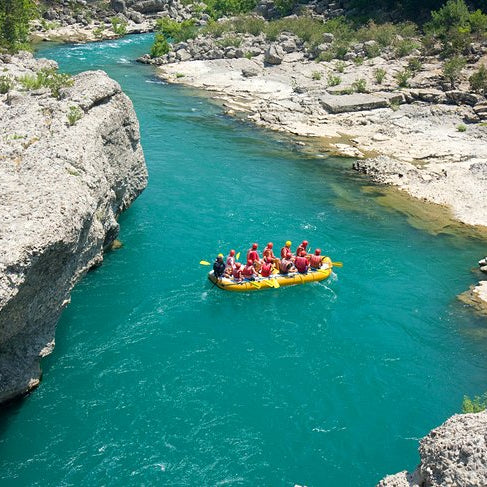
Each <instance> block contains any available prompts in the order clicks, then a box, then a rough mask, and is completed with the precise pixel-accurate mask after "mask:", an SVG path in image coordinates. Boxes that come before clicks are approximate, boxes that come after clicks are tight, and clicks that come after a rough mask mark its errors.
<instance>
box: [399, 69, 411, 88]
mask: <svg viewBox="0 0 487 487" xmlns="http://www.w3.org/2000/svg"><path fill="white" fill-rule="evenodd" d="M410 77H411V71H409V69H407V68H406V69H403V70H402V71H399V72H398V73H397V74H396V80H397V84H398V85H399V87H400V88H407V87H408V86H409V83H408V81H409V78H410Z"/></svg>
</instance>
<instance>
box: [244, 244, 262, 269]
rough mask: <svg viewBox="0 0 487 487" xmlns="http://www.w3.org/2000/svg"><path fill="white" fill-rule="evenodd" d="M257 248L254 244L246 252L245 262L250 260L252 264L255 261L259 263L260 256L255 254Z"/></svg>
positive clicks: (257, 253)
mask: <svg viewBox="0 0 487 487" xmlns="http://www.w3.org/2000/svg"><path fill="white" fill-rule="evenodd" d="M258 247H259V246H258V245H257V244H256V243H254V244H252V248H250V249H249V250H248V252H247V260H250V261H252V264H253V263H254V262H255V261H260V256H259V252H257V248H258Z"/></svg>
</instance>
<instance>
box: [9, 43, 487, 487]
mask: <svg viewBox="0 0 487 487" xmlns="http://www.w3.org/2000/svg"><path fill="white" fill-rule="evenodd" d="M149 43H150V36H139V37H131V38H126V39H123V40H120V41H117V42H106V43H100V44H91V45H87V46H71V47H69V46H64V47H55V48H49V49H47V50H44V51H43V55H46V56H49V57H52V58H55V59H56V60H57V61H58V62H59V63H60V66H61V68H62V69H63V70H66V71H70V72H77V71H80V70H85V69H102V68H103V69H105V70H106V71H108V72H109V74H110V75H111V76H113V77H115V78H116V79H117V80H118V81H119V82H120V83H121V84H122V86H123V88H124V90H125V91H126V92H127V94H128V95H129V96H130V97H131V98H132V100H133V102H134V105H135V108H136V110H137V113H138V116H139V119H140V123H141V132H142V142H143V146H144V150H145V155H146V158H147V164H148V167H149V172H150V182H149V186H148V188H147V190H146V191H145V192H144V193H143V195H142V196H141V197H140V198H139V199H138V200H137V201H136V202H135V204H134V205H133V206H132V207H131V208H130V210H129V211H127V212H126V213H125V214H124V215H123V216H122V217H121V218H120V222H121V227H122V230H121V235H120V238H121V240H122V241H123V242H124V247H123V248H122V249H121V250H119V251H116V252H113V253H110V254H109V255H107V256H106V258H105V263H104V265H103V266H102V267H101V268H99V269H98V270H96V271H94V272H92V273H90V274H89V275H88V276H86V278H85V279H84V280H83V281H82V282H81V283H80V284H79V285H78V286H77V287H76V289H75V290H74V292H73V296H72V303H71V305H70V306H69V307H68V308H67V309H66V311H65V312H64V314H63V316H62V319H61V321H60V323H59V326H58V329H57V335H56V349H55V351H54V353H53V354H52V355H50V356H49V357H48V358H46V359H45V360H43V363H42V364H43V370H44V378H43V382H42V384H41V387H40V388H39V389H38V390H36V391H35V392H34V393H33V394H32V395H30V396H29V397H27V398H26V399H25V400H24V401H22V402H20V403H18V404H16V405H13V406H11V407H10V408H8V409H7V410H6V411H4V412H3V415H2V417H1V419H0V431H1V434H0V483H1V485H22V486H23V485H43V486H45V485H53V486H59V485H117V486H118V485H171V486H186V485H189V486H203V485H208V486H210V485H223V484H228V485H253V486H254V485H259V486H261V485H262V486H264V485H266V486H280V485H290V486H293V485H294V484H301V485H303V484H306V485H308V486H324V485H327V486H338V485H340V486H368V485H374V483H376V482H377V481H378V480H379V479H380V478H381V477H382V476H383V475H385V474H386V473H392V472H396V471H399V470H402V469H404V468H414V466H415V465H416V463H417V462H418V454H417V446H418V443H417V439H418V438H419V437H421V436H423V435H424V434H426V433H427V432H428V431H429V430H430V429H431V428H432V427H434V426H436V425H438V424H440V423H441V422H442V421H444V420H445V419H446V418H447V417H448V416H449V415H451V414H453V413H455V412H457V411H459V410H460V408H461V402H462V396H463V395H464V394H470V395H472V394H479V393H481V392H483V391H485V390H487V374H486V364H487V361H486V357H487V351H486V350H487V348H486V345H487V333H486V328H485V321H481V320H480V319H479V318H477V317H475V315H473V314H472V313H471V311H470V310H469V309H467V308H465V307H464V306H463V305H461V304H460V303H459V302H457V300H456V294H458V293H459V292H461V291H463V290H465V289H466V288H467V287H468V286H469V285H470V284H471V283H473V282H474V280H475V276H474V275H473V274H472V273H471V272H470V267H471V266H472V264H473V263H474V262H475V261H476V260H477V259H478V258H479V257H481V256H482V255H483V254H484V253H485V244H482V243H481V242H479V241H475V240H472V239H465V238H461V237H452V236H437V237H433V236H431V235H429V234H428V233H426V232H424V231H420V230H417V229H415V228H413V227H412V226H410V225H409V224H408V223H407V220H406V218H405V217H404V216H402V215H401V214H399V213H397V212H394V211H391V210H388V209H387V208H384V207H383V206H380V205H379V204H378V203H377V200H376V198H375V197H374V194H368V195H367V194H364V193H363V192H362V191H361V188H363V187H364V186H366V185H367V184H368V181H367V180H365V179H362V178H361V177H360V176H359V175H357V174H355V173H354V172H352V171H351V170H350V166H351V163H350V161H349V160H342V159H333V158H323V157H321V158H320V157H318V156H310V155H304V154H302V153H300V152H298V151H297V150H295V146H294V145H293V144H292V143H291V141H289V140H287V139H285V138H281V137H280V136H276V135H274V134H271V133H269V132H264V131H261V130H257V129H255V128H253V127H251V126H249V125H246V124H243V123H241V122H238V121H236V120H233V119H231V118H227V117H225V116H224V115H223V114H222V112H221V110H220V109H219V108H218V107H217V106H215V105H212V104H210V103H209V102H208V101H207V100H205V99H203V98H201V97H198V96H197V94H195V93H193V92H191V91H189V90H187V89H183V88H180V87H174V86H169V85H165V84H162V83H161V82H159V81H157V79H156V78H154V76H153V72H152V70H151V68H150V67H147V66H142V65H138V64H134V63H130V62H129V60H131V59H133V58H135V57H137V56H138V55H140V54H142V53H143V52H146V51H147V46H148V44H149ZM378 191H379V189H378ZM303 238H306V239H308V240H309V241H310V244H311V246H312V247H313V248H316V247H317V246H321V248H322V249H324V250H325V251H326V253H328V254H330V255H331V256H332V257H333V259H334V260H340V261H343V262H344V263H345V265H344V267H343V268H340V269H336V277H335V278H334V279H332V280H331V281H326V282H325V283H319V284H313V285H307V286H297V287H291V288H283V289H280V290H278V291H275V290H272V291H268V292H262V293H254V294H248V295H245V294H244V295H239V294H233V293H225V292H222V291H220V290H218V289H216V288H214V289H211V288H210V285H209V284H208V282H207V280H206V271H207V268H204V267H201V266H199V264H198V262H199V261H200V260H201V259H206V260H211V259H213V258H214V255H215V253H216V252H218V251H222V252H226V251H228V250H229V249H230V248H235V249H237V251H238V250H239V251H242V252H243V251H245V249H246V248H248V246H249V245H250V244H251V243H252V242H253V241H254V240H256V241H258V242H259V243H260V244H261V246H262V244H264V243H265V242H267V241H268V240H273V241H274V242H275V244H276V246H277V247H280V245H281V244H282V242H283V241H284V240H286V239H291V240H293V243H296V244H297V243H298V241H299V240H300V239H303Z"/></svg>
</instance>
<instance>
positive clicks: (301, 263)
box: [294, 250, 308, 274]
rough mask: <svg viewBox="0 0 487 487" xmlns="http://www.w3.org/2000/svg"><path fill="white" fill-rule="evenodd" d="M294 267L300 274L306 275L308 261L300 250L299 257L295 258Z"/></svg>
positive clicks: (304, 253)
mask: <svg viewBox="0 0 487 487" xmlns="http://www.w3.org/2000/svg"><path fill="white" fill-rule="evenodd" d="M294 265H295V266H296V269H297V270H298V272H299V273H300V274H306V273H307V272H308V259H307V258H306V252H305V251H304V250H301V252H300V253H299V255H297V256H296V258H295V259H294Z"/></svg>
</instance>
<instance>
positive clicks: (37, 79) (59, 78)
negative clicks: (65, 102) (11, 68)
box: [18, 68, 73, 98]
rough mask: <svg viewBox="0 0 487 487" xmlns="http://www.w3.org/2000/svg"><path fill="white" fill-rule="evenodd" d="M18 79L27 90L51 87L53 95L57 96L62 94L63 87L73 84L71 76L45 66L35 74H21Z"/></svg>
mask: <svg viewBox="0 0 487 487" xmlns="http://www.w3.org/2000/svg"><path fill="white" fill-rule="evenodd" d="M18 81H19V83H20V84H21V85H22V86H23V87H24V88H25V89H26V90H38V89H39V88H49V89H50V90H51V95H52V96H54V97H56V98H59V97H60V96H61V92H60V91H61V88H64V87H68V86H72V85H73V79H72V78H71V76H69V75H68V74H64V73H58V72H57V71H56V70H55V69H53V68H43V69H41V70H39V71H38V72H37V73H36V74H35V75H24V76H21V77H20V78H18Z"/></svg>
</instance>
